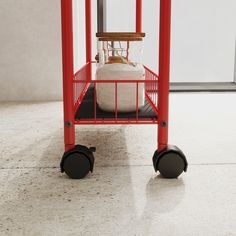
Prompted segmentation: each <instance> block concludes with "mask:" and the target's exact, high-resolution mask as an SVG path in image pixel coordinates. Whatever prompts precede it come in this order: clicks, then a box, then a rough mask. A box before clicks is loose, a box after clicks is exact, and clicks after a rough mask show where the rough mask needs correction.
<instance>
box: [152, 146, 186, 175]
mask: <svg viewBox="0 0 236 236" xmlns="http://www.w3.org/2000/svg"><path fill="white" fill-rule="evenodd" d="M153 166H154V169H155V171H156V172H157V171H159V172H160V173H161V175H162V176H163V177H164V178H167V179H174V178H178V177H179V176H180V175H181V174H182V172H183V171H185V172H186V171H187V168H188V162H187V160H186V157H185V155H184V154H183V152H182V151H181V150H180V149H179V148H178V147H176V146H167V148H165V149H163V150H162V151H160V152H158V151H156V152H155V153H154V156H153Z"/></svg>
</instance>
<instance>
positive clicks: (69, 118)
mask: <svg viewBox="0 0 236 236" xmlns="http://www.w3.org/2000/svg"><path fill="white" fill-rule="evenodd" d="M72 12H73V10H72V0H61V24H62V61H63V100H64V143H65V151H68V150H70V149H72V148H74V146H75V124H74V95H73V77H74V65H73V13H72Z"/></svg>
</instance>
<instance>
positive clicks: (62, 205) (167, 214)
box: [0, 93, 236, 236]
mask: <svg viewBox="0 0 236 236" xmlns="http://www.w3.org/2000/svg"><path fill="white" fill-rule="evenodd" d="M235 102H236V94H235V93H231V94H216V93H214V94H205V93H202V94H172V95H171V114H170V119H171V123H170V143H171V144H175V145H177V146H179V147H180V148H181V149H182V150H184V152H185V154H186V156H187V157H188V161H189V164H190V165H189V169H188V172H187V173H186V174H183V175H182V176H181V178H179V179H176V180H166V179H162V178H161V177H160V176H158V175H157V174H155V173H154V171H153V168H152V161H151V157H152V155H153V152H154V150H155V146H156V127H155V126H106V127H105V126H96V127H95V126H83V127H77V143H80V144H84V145H93V146H96V147H97V153H96V166H95V171H94V173H93V174H92V175H89V176H88V177H87V178H86V179H85V180H79V181H76V180H70V179H68V178H67V177H66V176H65V175H64V174H61V173H60V172H59V168H58V166H59V162H60V158H61V155H62V153H63V130H62V109H61V107H62V104H61V102H52V103H27V104H22V103H21V104H17V103H11V104H10V103H5V104H1V106H0V130H1V134H0V186H1V188H0V235H17V236H20V235H27V236H28V235H29V236H31V235H32V236H35V235H43V236H44V235H101V236H105V235H137V236H139V235H140V236H146V235H165V236H168V235H170V236H172V235H173V236H185V235H187V236H189V235H194V236H195V235H203V236H211V235H212V236H217V235H219V236H226V235H227V236H229V235H236V143H235V142H236V109H235Z"/></svg>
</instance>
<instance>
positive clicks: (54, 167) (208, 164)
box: [0, 163, 236, 170]
mask: <svg viewBox="0 0 236 236" xmlns="http://www.w3.org/2000/svg"><path fill="white" fill-rule="evenodd" d="M226 165H227V166H228V165H236V163H200V164H189V165H188V166H226ZM142 166H143V167H149V166H150V167H152V165H113V166H110V165H96V167H98V168H99V167H102V168H103V167H109V168H110V167H142ZM27 169H29V170H30V169H35V170H36V169H37V170H40V169H60V167H58V166H43V167H36V166H33V167H1V168H0V170H27Z"/></svg>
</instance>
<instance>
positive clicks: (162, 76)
mask: <svg viewBox="0 0 236 236" xmlns="http://www.w3.org/2000/svg"><path fill="white" fill-rule="evenodd" d="M170 38H171V0H160V42H159V47H160V48H159V84H158V85H159V87H158V119H159V122H158V123H159V126H158V149H157V151H156V152H155V153H154V156H153V166H154V168H155V171H159V172H160V173H161V174H162V176H164V177H165V178H177V177H178V176H179V175H180V174H181V173H182V172H183V171H187V166H188V163H187V160H186V157H185V155H184V154H183V152H182V151H181V150H180V149H179V148H177V147H176V146H170V145H168V126H169V87H170Z"/></svg>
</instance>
